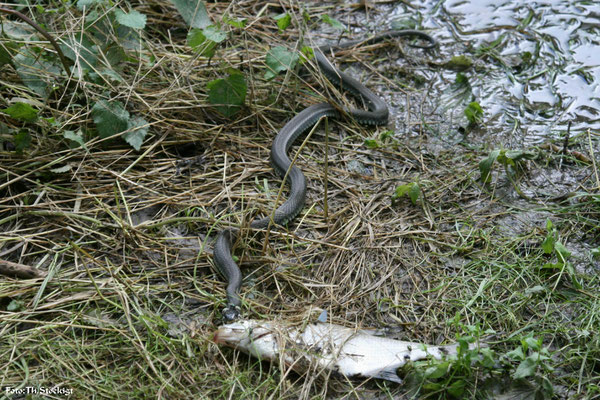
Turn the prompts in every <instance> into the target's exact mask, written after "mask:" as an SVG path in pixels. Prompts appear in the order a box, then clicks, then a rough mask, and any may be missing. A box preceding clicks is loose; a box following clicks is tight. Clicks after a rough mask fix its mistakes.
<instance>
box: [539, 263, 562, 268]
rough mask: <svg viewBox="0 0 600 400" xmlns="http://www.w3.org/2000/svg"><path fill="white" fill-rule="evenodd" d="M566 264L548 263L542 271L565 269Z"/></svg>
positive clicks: (543, 266)
mask: <svg viewBox="0 0 600 400" xmlns="http://www.w3.org/2000/svg"><path fill="white" fill-rule="evenodd" d="M564 266H565V264H564V263H561V262H557V263H556V264H554V263H546V264H544V265H542V269H562V267H564Z"/></svg>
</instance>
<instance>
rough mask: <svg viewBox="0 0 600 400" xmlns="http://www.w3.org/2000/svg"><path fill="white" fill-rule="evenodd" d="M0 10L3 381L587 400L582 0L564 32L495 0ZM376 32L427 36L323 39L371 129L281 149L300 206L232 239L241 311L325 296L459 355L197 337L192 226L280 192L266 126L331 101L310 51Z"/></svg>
mask: <svg viewBox="0 0 600 400" xmlns="http://www.w3.org/2000/svg"><path fill="white" fill-rule="evenodd" d="M17 3H18V4H17V5H15V4H10V5H9V4H1V5H0V15H1V19H0V23H1V26H0V28H1V31H0V71H1V74H0V91H1V93H2V96H0V138H1V141H2V148H1V151H0V174H2V180H1V181H0V190H1V194H2V196H1V200H0V273H2V274H3V275H2V276H1V278H0V332H1V333H2V335H0V371H1V372H0V389H2V391H1V392H0V396H5V397H9V398H10V397H11V396H13V397H14V396H16V395H17V394H19V393H22V392H20V390H24V389H25V388H27V387H36V388H38V390H41V389H43V388H46V389H48V390H50V389H51V388H54V389H53V390H55V392H54V394H55V395H57V396H63V395H65V393H67V392H66V391H69V393H70V394H69V397H68V398H75V399H80V398H81V399H88V398H109V399H113V398H153V397H158V398H169V399H171V398H182V399H183V398H185V399H189V398H211V399H212V398H240V399H241V398H244V399H245V398H261V399H262V398H264V399H267V398H284V399H285V398H290V399H296V398H315V399H316V398H325V397H329V398H378V399H383V398H411V397H418V398H510V396H512V398H532V399H533V398H542V399H549V398H553V397H555V398H581V399H584V398H592V397H594V396H598V395H600V378H599V374H598V371H599V369H600V365H599V364H598V359H600V338H599V336H598V335H597V332H599V331H600V296H599V295H598V289H599V288H600V275H599V274H598V272H599V270H600V240H599V239H600V230H599V226H600V221H599V220H600V218H599V215H600V194H599V190H600V171H599V169H598V165H597V159H598V157H597V154H598V153H597V152H598V151H599V147H598V143H599V139H598V135H599V132H600V130H599V129H598V128H599V127H598V126H597V125H595V124H597V118H596V115H597V108H598V107H597V104H596V103H597V99H596V98H594V96H591V95H590V96H588V97H586V93H588V92H587V91H586V90H587V88H580V87H579V86H577V82H580V79H584V80H585V81H586V82H588V83H589V84H591V83H593V82H594V79H598V78H597V76H598V75H597V72H598V71H597V68H596V69H593V68H592V67H590V66H587V65H579V66H578V68H570V67H569V66H568V65H569V63H568V62H567V61H565V60H567V58H568V57H567V56H566V54H567V49H566V47H564V44H565V43H571V44H572V45H573V48H574V50H573V52H574V53H576V54H575V55H581V54H583V53H582V51H580V52H577V51H576V50H577V49H580V48H581V47H584V45H586V44H587V43H588V42H586V40H587V37H588V36H587V35H592V34H594V33H597V29H598V28H597V27H595V26H594V25H593V24H590V23H588V22H589V21H588V22H586V21H587V19H586V18H587V17H586V12H587V11H589V10H587V8H586V7H585V5H581V8H580V9H579V10H580V11H578V12H581V15H580V21H579V22H580V23H581V29H580V31H579V32H580V33H578V34H580V35H581V37H579V39H581V40H580V41H579V42H575V41H573V42H568V41H566V42H565V41H564V40H563V39H564V38H563V37H561V38H560V39H561V40H558V39H556V40H554V39H553V38H555V36H552V35H553V34H555V33H554V31H552V30H551V27H548V26H546V25H544V22H543V18H541V15H542V13H544V12H546V11H544V10H546V9H545V8H544V7H541V8H540V10H538V13H536V12H534V11H535V10H529V9H528V8H527V7H523V8H519V7H515V9H514V10H512V11H513V13H514V15H513V14H510V13H509V11H510V10H507V9H506V8H503V9H502V10H500V11H502V13H501V15H505V14H506V15H513V17H514V18H513V19H512V20H510V21H512V22H514V24H512V25H511V24H508V23H507V24H505V25H501V26H493V27H490V28H486V27H481V26H475V25H476V24H477V23H476V22H469V23H468V24H467V26H463V25H461V22H459V21H458V20H459V19H460V13H461V12H462V13H466V11H465V10H464V9H463V8H462V5H461V4H462V3H457V2H454V1H442V2H437V1H436V2H427V1H426V2H424V3H423V4H422V5H420V6H417V5H414V4H412V3H413V2H402V3H400V4H396V5H393V4H379V3H377V4H370V3H369V2H367V3H365V4H362V3H361V6H360V7H359V6H358V5H357V4H354V3H343V4H340V3H338V2H335V3H322V4H321V3H319V4H318V5H317V3H312V2H295V1H280V2H275V3H265V2H260V1H254V0H248V1H240V2H210V3H209V2H207V3H206V4H205V3H204V2H201V1H188V0H185V1H184V0H172V1H167V0H148V1H145V2H129V1H113V0H72V1H58V0H51V1H44V2H42V1H39V2H37V1H35V0H29V1H25V0H23V1H20V2H17ZM430 3H432V4H430ZM542 3H544V2H542ZM550 3H552V2H550ZM555 3H556V4H557V5H559V6H561V4H562V2H560V1H558V0H557V1H556V2H555ZM544 4H545V3H544ZM503 7H504V6H503ZM564 7H565V10H566V11H565V13H567V14H568V13H574V12H575V11H573V10H572V6H571V5H564ZM483 8H485V7H483ZM457 10H458V11H457ZM477 10H479V9H476V10H475V11H473V12H474V13H475V14H474V15H475V16H476V11H477ZM530 11H531V12H530ZM507 13H508V14H507ZM397 15H398V16H400V15H401V16H404V17H405V16H406V15H409V16H410V18H404V19H403V18H400V19H396V20H395V21H393V22H392V21H391V20H389V18H393V17H396V16H397ZM544 15H545V16H546V17H547V14H544ZM561 15H562V14H561ZM565 15H566V14H565ZM575 17H578V16H577V15H575V14H574V18H575ZM561 18H562V17H561ZM575 20H577V18H575ZM432 21H437V22H436V23H433V22H432ZM439 21H444V24H447V25H444V24H442V23H441V22H439ZM512 22H511V23H512ZM479 23H481V21H479ZM382 26H393V27H394V28H411V29H413V28H414V29H425V30H427V32H428V33H430V34H431V35H433V36H434V37H436V38H437V39H438V40H439V41H440V45H439V47H438V48H437V49H436V50H435V51H432V52H427V53H424V52H422V51H418V49H413V48H411V47H410V46H408V45H407V43H403V42H402V41H397V42H391V43H387V44H378V45H373V46H363V47H361V46H360V45H359V46H357V47H356V48H354V49H352V50H348V51H343V52H340V53H339V54H337V55H336V59H335V62H336V63H337V64H338V65H340V66H341V67H342V69H345V70H347V71H348V72H349V73H350V74H351V75H353V76H355V77H356V78H357V79H359V80H360V81H361V82H364V83H365V84H366V85H367V86H369V87H370V88H371V89H372V90H373V91H374V92H376V93H378V94H380V95H381V96H382V97H383V98H384V99H386V101H387V102H388V103H389V104H390V105H391V108H392V109H391V113H392V119H393V122H391V123H390V124H389V126H387V127H381V128H379V129H373V128H365V127H361V126H359V125H357V124H355V123H353V122H352V121H349V120H348V121H341V122H339V123H337V122H336V123H333V122H332V121H330V122H328V123H326V124H322V125H323V126H321V127H319V128H318V129H316V130H315V132H314V133H313V134H312V136H311V137H310V139H309V140H308V141H306V142H305V143H304V144H303V145H302V146H298V148H299V154H298V157H297V163H298V165H299V166H300V167H301V168H302V170H303V171H305V174H306V175H307V177H308V180H309V193H308V201H307V205H306V207H305V208H304V210H303V211H302V213H301V214H300V215H299V216H298V218H297V219H296V220H295V221H294V222H293V223H291V224H290V225H289V226H288V227H287V228H274V229H272V230H270V231H269V232H268V233H264V232H263V233H255V232H250V231H246V232H245V233H243V234H242V235H241V236H242V238H241V240H240V243H238V246H237V251H236V256H237V258H238V260H239V261H240V263H241V266H242V271H243V273H244V287H243V293H242V296H243V300H244V310H243V312H244V314H245V315H246V316H248V317H252V318H261V319H285V320H303V321H304V320H308V319H309V317H308V315H312V314H311V313H313V312H314V311H315V309H316V310H326V311H327V314H326V315H328V316H329V318H330V320H331V321H332V322H335V323H337V324H340V325H345V326H349V327H355V328H357V329H358V328H366V327H376V328H378V329H379V330H381V331H382V333H383V334H385V335H386V336H389V337H394V338H398V339H402V340H409V341H421V342H423V343H435V344H443V343H446V342H458V343H459V344H460V349H461V351H459V353H458V355H457V356H456V357H452V358H449V359H445V360H441V361H428V362H418V363H412V364H410V365H408V366H407V367H406V368H404V369H403V370H402V371H399V373H400V375H401V376H402V377H404V378H405V383H404V384H402V385H398V384H396V383H390V382H383V381H378V380H371V381H366V382H365V381H347V380H345V379H343V378H341V377H339V376H335V375H323V374H320V373H319V371H313V372H312V373H310V374H306V375H299V374H296V373H294V372H293V371H292V370H290V368H289V366H285V365H283V366H278V365H274V364H268V363H261V362H260V361H257V360H255V359H253V358H250V357H247V356H245V355H243V354H241V353H238V352H236V351H233V350H230V349H222V348H219V347H218V346H216V345H215V344H214V343H213V342H212V335H213V332H214V330H215V327H216V325H217V324H218V323H219V318H220V310H221V309H222V308H223V305H224V303H225V291H224V289H225V288H224V284H223V280H222V278H221V277H220V276H219V275H218V274H217V273H216V270H215V269H214V268H213V266H212V256H211V249H212V243H213V240H214V237H215V236H216V233H217V232H218V231H219V230H221V229H222V228H223V227H225V226H236V227H240V226H241V227H244V226H245V225H246V224H247V223H248V221H250V220H251V219H252V218H253V215H255V214H256V213H263V214H266V213H268V212H269V211H271V210H273V208H274V205H275V203H276V202H277V201H278V199H279V198H280V197H281V196H285V195H286V193H285V190H284V191H283V192H281V193H280V187H281V185H282V183H281V181H280V180H279V179H277V178H276V177H275V175H273V173H272V172H271V169H270V166H269V163H268V157H269V148H270V145H271V142H272V140H273V137H274V136H275V133H276V132H277V130H278V129H280V128H281V127H282V126H283V125H284V124H285V122H286V121H288V120H289V119H290V118H292V116H293V115H295V114H296V113H298V112H299V111H301V110H303V109H304V108H305V107H307V106H308V105H310V104H315V103H317V102H320V101H323V98H325V99H334V101H336V102H340V103H341V102H345V101H348V100H346V99H347V98H348V96H344V94H343V93H339V92H338V91H337V90H336V88H334V87H332V86H331V85H328V84H327V83H326V82H327V80H326V79H324V78H323V77H322V76H319V74H318V72H317V71H316V69H315V68H314V67H313V66H312V50H311V46H314V45H319V44H323V43H326V42H335V41H338V40H339V41H344V40H354V39H358V38H365V37H368V36H369V33H373V32H376V31H380V30H383V28H382ZM449 27H453V30H452V32H453V33H452V35H448V34H447V33H448V31H449V30H450V28H449ZM523 37H526V38H527V41H525V42H524V41H521V39H522V38H523ZM519 43H520V44H519ZM523 43H525V44H523ZM576 43H577V44H578V45H579V46H580V47H576V46H575V44H576ZM521 44H522V45H523V48H521V47H519V46H520V45H521ZM515 48H517V49H518V50H519V51H515ZM569 51H571V50H569ZM549 54H553V55H555V56H556V57H557V58H556V59H554V60H553V61H555V62H553V63H551V62H549V61H548V58H547V57H549ZM574 59H575V61H577V60H581V59H585V57H579V58H577V57H575V58H574ZM571 61H572V60H571ZM557 76H558V77H559V78H557V79H556V82H558V83H557V85H558V88H556V87H555V86H553V85H554V83H553V82H554V81H553V78H552V77H557ZM571 78H572V80H570V79H571ZM569 82H570V83H571V84H572V85H575V88H576V90H577V91H579V92H578V93H580V94H581V97H573V98H570V97H569V96H568V91H567V86H568V84H569ZM515 88H522V91H521V92H520V93H517V91H515ZM586 98H587V102H585V100H586ZM557 99H558V100H557ZM571 120H572V121H571ZM570 122H572V126H571V124H570ZM567 124H569V125H567ZM567 126H568V127H567ZM528 128H529V129H528ZM279 200H280V199H279ZM321 315H323V314H321ZM472 343H481V344H484V345H483V346H480V347H475V348H470V347H469V344H472ZM502 396H504V397H502Z"/></svg>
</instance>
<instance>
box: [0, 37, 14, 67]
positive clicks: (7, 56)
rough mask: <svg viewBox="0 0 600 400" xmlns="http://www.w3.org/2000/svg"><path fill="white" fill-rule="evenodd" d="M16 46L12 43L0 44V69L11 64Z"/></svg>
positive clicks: (3, 42)
mask: <svg viewBox="0 0 600 400" xmlns="http://www.w3.org/2000/svg"><path fill="white" fill-rule="evenodd" d="M15 48H16V44H15V43H14V42H12V41H1V42H0V67H1V66H3V65H4V64H8V63H10V62H11V60H12V57H13V54H14V50H15Z"/></svg>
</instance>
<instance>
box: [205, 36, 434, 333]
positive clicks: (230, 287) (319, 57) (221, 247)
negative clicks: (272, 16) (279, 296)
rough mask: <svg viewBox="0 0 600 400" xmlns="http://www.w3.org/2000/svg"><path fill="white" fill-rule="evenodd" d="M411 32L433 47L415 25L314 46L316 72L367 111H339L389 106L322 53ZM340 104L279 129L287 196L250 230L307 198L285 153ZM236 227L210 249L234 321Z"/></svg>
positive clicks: (372, 111)
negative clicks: (225, 281) (272, 211)
mask: <svg viewBox="0 0 600 400" xmlns="http://www.w3.org/2000/svg"><path fill="white" fill-rule="evenodd" d="M401 36H412V37H417V38H420V39H423V40H425V41H427V42H428V43H429V44H428V45H425V46H417V45H414V46H413V47H420V48H425V49H428V48H432V47H434V46H435V44H436V42H435V40H434V39H433V38H432V37H431V36H429V35H427V34H425V33H423V32H419V31H415V30H398V31H393V30H392V31H386V32H382V33H379V34H378V35H376V36H373V37H371V38H369V39H366V40H355V41H349V42H345V43H341V44H336V45H325V46H321V47H318V48H316V49H315V50H314V56H315V60H316V62H317V65H318V67H319V69H320V70H321V72H323V74H324V75H325V77H326V78H327V79H328V80H329V81H331V82H332V83H333V84H334V85H336V86H340V87H342V88H343V89H345V90H347V91H348V92H350V93H351V94H352V96H354V97H355V98H357V99H358V100H361V101H362V102H363V103H364V105H365V106H366V107H367V108H368V110H359V109H355V108H343V109H342V112H343V114H345V115H348V116H350V117H351V118H353V119H354V120H356V121H357V122H358V123H360V124H363V125H385V124H387V121H388V114H389V112H388V108H387V105H386V103H385V102H384V101H383V100H382V99H380V98H379V97H378V96H377V95H375V93H373V92H372V91H370V90H369V89H367V88H366V87H365V86H363V85H362V84H361V83H360V82H359V81H357V80H356V79H354V78H352V77H351V76H349V75H347V74H345V73H344V72H342V71H340V70H338V69H337V68H336V67H335V66H333V65H332V64H331V63H330V62H329V60H328V59H327V58H326V57H325V53H328V52H331V51H333V50H339V49H345V48H349V47H352V46H355V45H358V44H364V45H368V44H373V43H377V42H381V41H383V40H386V39H390V38H394V37H401ZM338 109H339V108H336V107H334V106H333V105H331V104H329V103H319V104H315V105H312V106H310V107H308V108H306V109H304V110H302V111H301V112H300V113H298V114H297V115H296V116H294V118H292V119H291V120H290V121H289V122H288V123H286V124H285V126H284V127H283V128H282V129H281V130H280V131H279V133H278V134H277V136H276V137H275V139H274V140H273V144H272V146H271V164H272V166H273V168H274V169H275V171H276V172H277V174H278V175H280V176H281V177H282V178H283V177H285V175H286V173H287V180H286V183H288V184H289V185H290V192H289V197H288V199H287V200H286V201H285V202H284V203H283V204H282V205H280V206H279V207H278V208H277V209H276V210H275V212H274V213H272V215H269V216H267V217H264V218H261V219H258V220H254V221H252V222H251V223H250V228H252V229H263V228H266V227H268V226H269V224H270V223H271V218H272V219H273V223H275V224H278V225H285V224H286V223H288V222H289V221H291V220H292V219H293V218H295V217H296V216H297V215H298V214H299V213H300V211H301V210H302V208H303V207H304V202H305V197H306V178H305V177H304V174H303V173H302V171H301V170H300V168H298V167H296V166H295V165H293V164H292V161H291V160H290V158H289V157H288V155H287V153H288V151H289V149H290V147H291V146H292V144H293V143H294V141H295V140H296V139H297V138H298V137H299V136H300V135H301V134H302V133H304V132H306V131H307V130H309V129H310V128H311V127H312V126H313V125H314V124H316V123H317V122H318V121H319V120H320V119H321V118H323V117H330V118H339V117H340V112H339V111H338ZM237 232H238V229H235V228H227V229H224V230H223V231H221V232H220V233H219V235H218V236H217V239H216V241H215V245H214V249H213V257H214V261H215V265H216V267H217V269H218V270H219V271H220V272H221V274H222V275H223V276H224V277H225V279H226V280H227V282H228V284H227V289H226V293H227V307H226V308H225V310H223V319H224V320H225V321H233V320H235V319H237V318H238V317H239V313H240V304H241V300H240V297H239V290H240V287H241V285H242V274H241V271H240V268H239V267H238V265H237V264H236V263H235V261H234V260H233V258H232V256H231V252H232V243H233V242H234V241H235V238H236V237H237Z"/></svg>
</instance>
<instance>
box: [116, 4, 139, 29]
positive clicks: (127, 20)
mask: <svg viewBox="0 0 600 400" xmlns="http://www.w3.org/2000/svg"><path fill="white" fill-rule="evenodd" d="M115 17H116V18H117V22H119V23H120V24H121V25H125V26H126V27H128V28H132V29H144V28H145V27H146V16H145V15H144V14H142V13H141V12H139V11H136V10H132V11H131V12H129V13H125V12H123V11H122V10H119V9H117V10H115Z"/></svg>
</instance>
